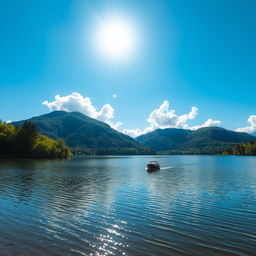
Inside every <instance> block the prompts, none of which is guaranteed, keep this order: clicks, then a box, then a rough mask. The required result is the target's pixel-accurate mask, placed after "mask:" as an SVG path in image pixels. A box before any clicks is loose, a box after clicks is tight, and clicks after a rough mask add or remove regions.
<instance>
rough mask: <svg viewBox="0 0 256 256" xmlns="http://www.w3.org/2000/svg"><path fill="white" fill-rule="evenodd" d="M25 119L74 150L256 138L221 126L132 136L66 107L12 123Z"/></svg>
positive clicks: (193, 145)
mask: <svg viewBox="0 0 256 256" xmlns="http://www.w3.org/2000/svg"><path fill="white" fill-rule="evenodd" d="M25 121H31V122H33V123H35V124H36V126H37V128H38V131H39V132H40V133H41V134H44V135H46V136H48V137H50V138H53V139H55V140H57V139H59V138H62V139H64V140H65V142H66V144H67V145H68V146H69V147H70V148H71V149H72V151H73V153H75V154H98V155H101V154H102V155H106V154H115V155H118V154H124V155H129V154H130V155H131V154H155V153H156V152H158V153H160V154H221V153H223V151H224V150H225V149H227V148H230V147H233V146H235V145H237V144H239V143H243V142H247V141H251V140H255V139H256V137H255V136H253V135H250V134H248V133H243V132H234V131H230V130H226V129H224V128H220V127H204V128H200V129H198V130H186V129H176V128H167V129H157V130H155V131H153V132H149V133H147V134H144V135H141V136H139V137H137V138H135V139H133V138H131V137H129V136H127V135H125V134H123V133H121V132H118V131H116V130H114V129H112V128H111V127H110V126H109V125H108V124H106V123H104V122H101V121H98V120H96V119H93V118H90V117H88V116H86V115H84V114H82V113H80V112H65V111H54V112H51V113H48V114H45V115H41V116H37V117H33V118H30V119H28V120H23V121H19V122H13V123H12V124H13V125H14V126H22V124H23V123H24V122H25Z"/></svg>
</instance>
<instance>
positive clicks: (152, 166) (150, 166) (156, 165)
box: [147, 161, 160, 172]
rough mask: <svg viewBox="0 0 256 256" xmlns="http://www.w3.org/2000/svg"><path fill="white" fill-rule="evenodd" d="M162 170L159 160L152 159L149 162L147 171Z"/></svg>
mask: <svg viewBox="0 0 256 256" xmlns="http://www.w3.org/2000/svg"><path fill="white" fill-rule="evenodd" d="M157 170H160V164H159V163H158V161H150V162H149V163H148V164H147V171H148V172H154V171H157Z"/></svg>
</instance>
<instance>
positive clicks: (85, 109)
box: [43, 92, 122, 129]
mask: <svg viewBox="0 0 256 256" xmlns="http://www.w3.org/2000/svg"><path fill="white" fill-rule="evenodd" d="M43 105H46V106H47V107H48V108H49V110H50V111H56V110H63V111H67V112H72V111H79V112H81V113H83V114H85V115H87V116H89V117H92V118H95V119H98V120H100V121H103V122H105V123H107V124H109V125H110V126H111V127H112V128H114V129H118V127H119V126H120V125H121V124H122V123H121V122H117V123H112V122H111V121H110V120H111V119H113V118H114V109H113V108H112V106H111V105H110V104H105V105H104V106H102V108H101V109H100V110H99V111H97V108H96V107H94V106H93V104H92V102H91V99H90V98H89V97H83V96H82V95H81V94H80V93H77V92H73V93H71V94H70V95H67V96H60V95H56V96H55V101H52V102H48V101H47V100H46V101H44V102H43Z"/></svg>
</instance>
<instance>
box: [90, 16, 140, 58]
mask: <svg viewBox="0 0 256 256" xmlns="http://www.w3.org/2000/svg"><path fill="white" fill-rule="evenodd" d="M95 39H96V46H97V52H98V53H99V54H100V55H103V56H104V57H107V58H109V59H114V60H121V59H127V58H130V57H131V56H132V55H133V54H134V51H135V41H136V40H135V39H136V36H135V29H134V28H133V27H132V25H131V24H129V23H128V22H126V21H124V20H122V19H120V18H118V19H117V18H111V19H108V20H105V21H101V22H100V24H99V27H98V28H97V30H96V36H95Z"/></svg>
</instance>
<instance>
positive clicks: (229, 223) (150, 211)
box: [0, 156, 256, 256]
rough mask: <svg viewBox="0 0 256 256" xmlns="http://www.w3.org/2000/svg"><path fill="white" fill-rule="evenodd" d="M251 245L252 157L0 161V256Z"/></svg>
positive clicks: (255, 211)
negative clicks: (152, 168)
mask: <svg viewBox="0 0 256 256" xmlns="http://www.w3.org/2000/svg"><path fill="white" fill-rule="evenodd" d="M149 160H158V161H159V163H160V165H161V167H162V169H161V170H160V171H157V172H154V173H148V172H147V171H146V169H145V164H146V163H147V162H148V161H149ZM255 254H256V157H238V156H127V157H121V156H120V157H111V156H109V157H88V158H81V159H73V160H1V161H0V255H1V256H7V255H8V256H10V255H12V256H13V255H19V256H23V255H24V256H25V255H26V256H32V255H33V256H37V255H43V256H45V255H50V256H55V255H56V256H58V255H59V256H68V255H127V256H129V255H130V256H133V255H138V256H143V255H159V256H164V255H172V256H176V255H191V256H199V255H202V256H206V255H207V256H209V255H218V256H219V255H239V256H241V255H246V256H248V255H255Z"/></svg>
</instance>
